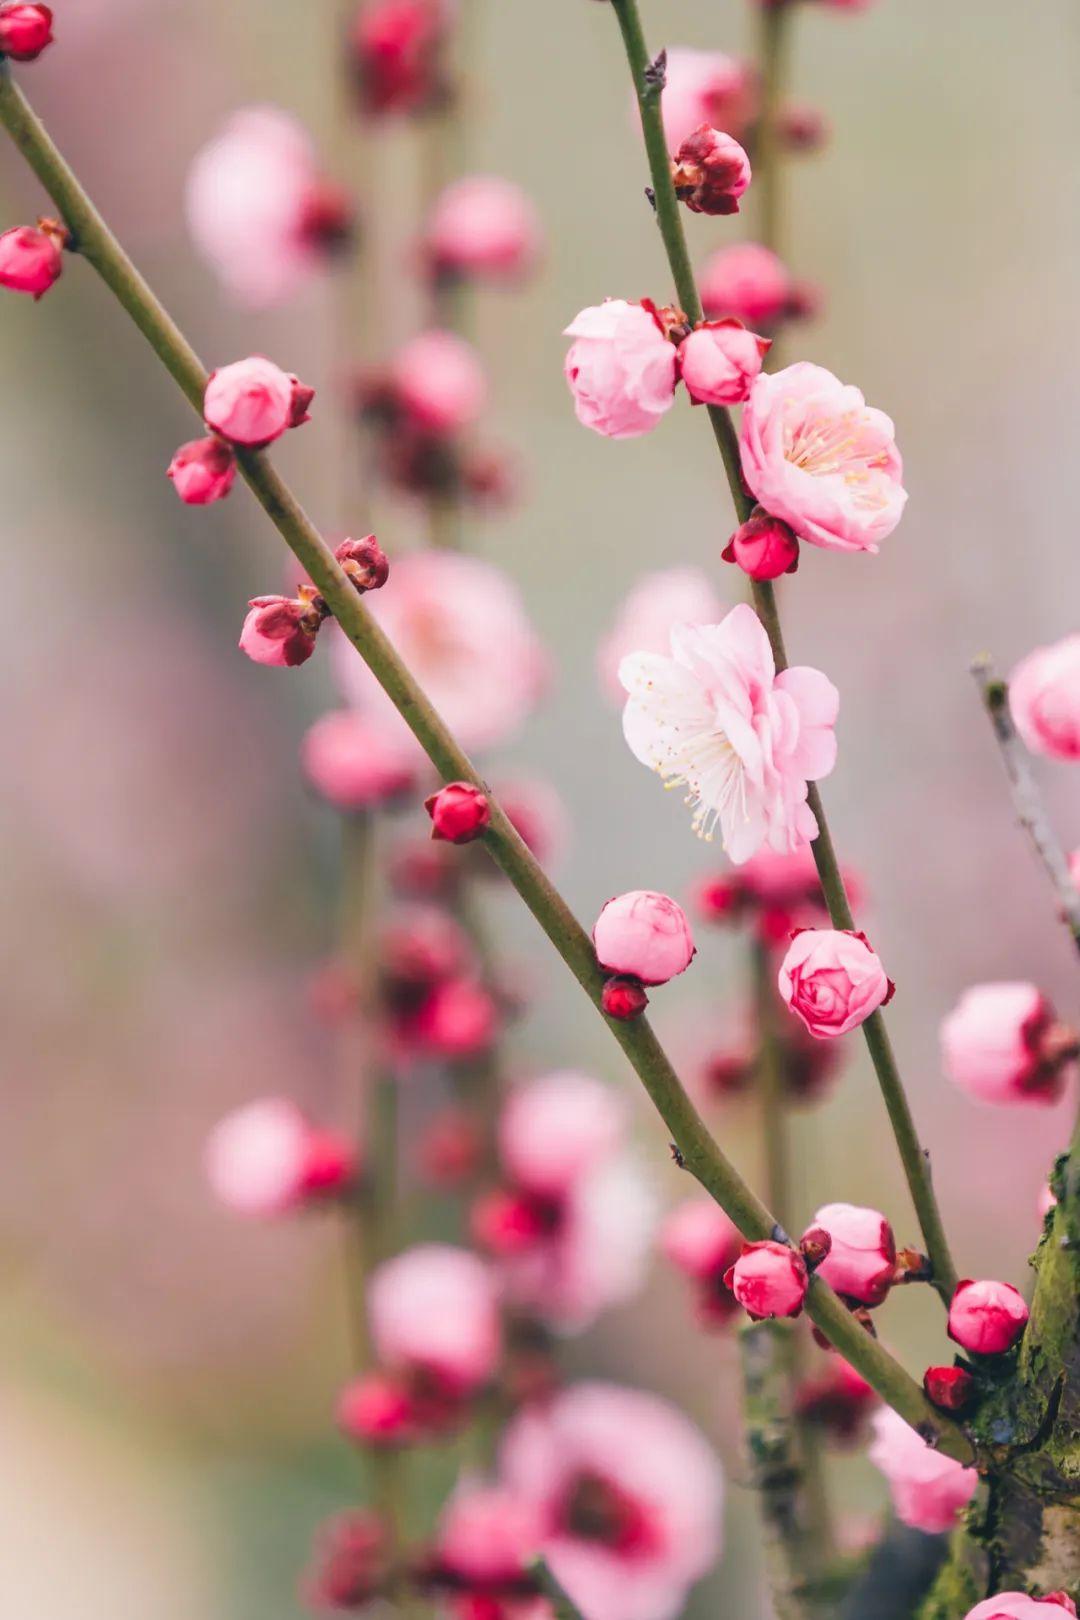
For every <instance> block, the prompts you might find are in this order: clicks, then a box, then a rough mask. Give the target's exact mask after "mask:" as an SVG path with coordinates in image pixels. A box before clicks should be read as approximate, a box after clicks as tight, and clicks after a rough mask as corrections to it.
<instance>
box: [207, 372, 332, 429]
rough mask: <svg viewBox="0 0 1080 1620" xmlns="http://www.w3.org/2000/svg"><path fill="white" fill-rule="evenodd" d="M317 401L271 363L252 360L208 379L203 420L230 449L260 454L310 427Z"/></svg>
mask: <svg viewBox="0 0 1080 1620" xmlns="http://www.w3.org/2000/svg"><path fill="white" fill-rule="evenodd" d="M313 398H314V390H313V389H311V388H307V387H306V386H305V385H304V384H303V383H301V382H299V381H298V380H297V378H296V377H293V376H290V374H289V373H288V372H286V371H282V370H281V367H280V366H275V364H274V362H273V361H272V360H267V359H266V358H265V356H263V355H261V354H253V355H250V356H249V357H248V359H246V360H234V361H233V363H232V365H228V366H221V367H220V368H219V369H218V370H217V371H212V372H211V373H210V380H209V382H208V383H207V385H206V393H205V395H204V396H203V416H204V417H205V419H206V425H207V427H210V428H213V430H214V432H215V433H219V434H220V435H221V437H222V438H223V439H228V440H229V442H230V444H240V445H244V446H245V447H246V448H247V449H250V450H257V449H259V448H261V447H262V446H263V445H267V444H273V442H274V440H275V439H280V437H281V435H282V434H283V433H284V432H285V431H286V429H287V428H293V427H299V426H300V425H301V424H302V423H304V422H306V421H307V420H308V417H307V408H308V406H309V405H310V404H311V401H312V399H313Z"/></svg>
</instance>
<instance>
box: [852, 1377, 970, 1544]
mask: <svg viewBox="0 0 1080 1620" xmlns="http://www.w3.org/2000/svg"><path fill="white" fill-rule="evenodd" d="M873 1427H874V1442H873V1444H872V1445H871V1447H870V1449H869V1452H868V1456H869V1458H870V1461H871V1462H872V1463H873V1464H874V1465H875V1467H877V1468H880V1469H881V1472H882V1473H883V1474H884V1475H885V1478H886V1479H887V1480H888V1482H889V1490H890V1492H891V1494H892V1500H893V1507H894V1508H895V1509H896V1516H897V1518H898V1519H900V1520H901V1521H902V1522H903V1523H904V1524H906V1525H910V1527H911V1528H912V1529H913V1530H923V1531H925V1533H926V1534H927V1535H931V1536H938V1535H942V1534H944V1532H945V1531H947V1530H951V1529H952V1528H953V1526H954V1525H955V1524H956V1521H957V1518H958V1516H959V1513H960V1510H961V1508H964V1507H966V1506H967V1504H968V1503H969V1502H970V1501H971V1498H972V1497H973V1496H974V1495H975V1492H976V1490H977V1488H978V1484H979V1476H978V1474H977V1473H976V1472H975V1470H974V1468H964V1467H962V1465H961V1464H960V1463H958V1462H954V1461H953V1459H952V1458H951V1457H946V1456H944V1455H943V1454H942V1453H941V1452H940V1451H935V1450H934V1449H933V1448H932V1447H931V1446H928V1445H927V1443H926V1441H925V1440H923V1439H922V1438H921V1437H920V1436H919V1435H918V1434H916V1433H915V1430H914V1429H912V1428H909V1427H908V1425H907V1424H906V1423H905V1422H904V1420H903V1418H902V1417H901V1416H900V1415H899V1413H897V1412H894V1411H893V1409H892V1407H891V1406H883V1407H882V1408H881V1410H880V1411H879V1412H875V1414H874V1417H873Z"/></svg>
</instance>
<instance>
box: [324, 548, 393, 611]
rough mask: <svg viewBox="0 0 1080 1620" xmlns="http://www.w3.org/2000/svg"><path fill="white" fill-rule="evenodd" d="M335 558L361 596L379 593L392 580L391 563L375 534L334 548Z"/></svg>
mask: <svg viewBox="0 0 1080 1620" xmlns="http://www.w3.org/2000/svg"><path fill="white" fill-rule="evenodd" d="M334 556H335V557H336V558H337V560H338V562H339V563H340V564H341V566H342V568H343V569H344V570H345V572H346V573H347V574H348V576H349V578H350V580H351V581H352V583H353V584H354V585H355V586H356V589H357V590H358V591H359V592H360V594H361V596H362V595H363V594H364V592H365V591H379V590H381V589H382V587H383V586H384V585H385V584H386V582H387V580H388V579H389V578H390V561H389V559H388V557H387V555H386V552H385V551H384V550H383V548H382V546H380V544H379V542H378V541H377V540H376V538H375V536H374V535H373V534H365V535H364V536H363V537H362V538H361V539H359V540H343V541H342V542H341V544H340V545H339V546H335V547H334Z"/></svg>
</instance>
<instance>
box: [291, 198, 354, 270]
mask: <svg viewBox="0 0 1080 1620" xmlns="http://www.w3.org/2000/svg"><path fill="white" fill-rule="evenodd" d="M355 225H356V210H355V208H354V207H353V203H352V198H351V197H350V196H349V193H348V192H347V191H346V189H345V187H344V186H339V185H336V184H335V183H334V181H332V180H321V181H319V182H318V183H317V184H315V185H313V186H312V187H311V190H310V191H309V192H308V194H307V196H306V197H305V198H304V201H303V204H302V207H301V210H300V222H299V232H300V240H301V241H302V242H303V243H304V245H305V246H306V247H310V248H313V249H314V250H315V252H316V253H322V254H326V255H327V256H329V255H330V254H335V253H340V252H341V251H342V249H344V248H347V247H348V246H349V245H350V243H351V242H352V239H353V234H354V229H355Z"/></svg>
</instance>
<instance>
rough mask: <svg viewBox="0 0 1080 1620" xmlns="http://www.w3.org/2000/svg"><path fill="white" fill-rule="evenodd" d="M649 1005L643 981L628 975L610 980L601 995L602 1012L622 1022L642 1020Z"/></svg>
mask: <svg viewBox="0 0 1080 1620" xmlns="http://www.w3.org/2000/svg"><path fill="white" fill-rule="evenodd" d="M648 1005H649V998H648V996H647V994H646V992H645V986H644V985H643V984H642V982H641V980H640V979H632V978H630V977H629V976H628V975H626V974H617V975H616V976H615V977H614V978H611V979H608V980H607V982H606V983H605V985H604V988H603V990H602V991H601V993H600V1009H601V1011H602V1012H604V1013H606V1014H607V1016H608V1017H609V1018H618V1019H619V1020H620V1021H626V1020H628V1019H631V1018H640V1017H641V1015H642V1013H643V1012H644V1011H645V1009H646V1007H647V1006H648Z"/></svg>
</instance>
